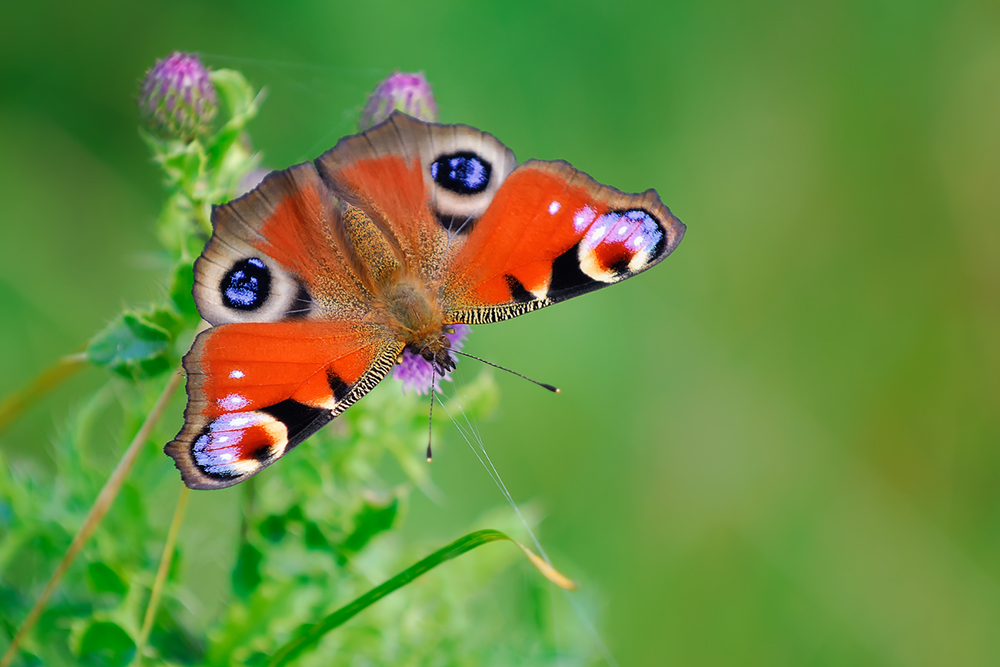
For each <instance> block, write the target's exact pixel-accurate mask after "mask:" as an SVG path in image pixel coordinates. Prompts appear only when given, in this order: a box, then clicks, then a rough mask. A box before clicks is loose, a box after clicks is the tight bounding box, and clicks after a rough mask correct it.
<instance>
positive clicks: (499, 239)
mask: <svg viewBox="0 0 1000 667" xmlns="http://www.w3.org/2000/svg"><path fill="white" fill-rule="evenodd" d="M684 230H685V227H684V225H683V223H681V222H680V220H678V219H677V218H676V217H674V215H673V214H672V213H671V212H670V210H669V209H668V208H667V207H666V206H664V205H663V202H661V201H660V198H659V197H658V196H657V194H656V192H655V191H653V190H648V191H646V192H644V193H641V194H627V193H624V192H621V191H619V190H616V189H614V188H611V187H608V186H605V185H601V184H599V183H597V182H596V181H594V180H593V179H592V178H590V176H588V175H587V174H585V173H583V172H581V171H578V170H576V169H574V168H573V167H571V166H570V165H569V164H567V163H565V162H543V161H539V160H532V161H529V162H526V163H525V164H523V165H521V166H520V167H518V168H517V169H516V170H515V171H514V172H513V173H512V174H511V175H510V176H509V177H508V178H507V179H506V180H505V181H504V182H503V184H502V185H501V187H500V188H499V190H498V192H497V194H496V196H495V197H494V199H493V202H492V204H491V205H490V208H489V210H488V211H487V212H486V214H485V215H484V216H483V217H482V219H481V220H480V221H479V223H478V224H477V226H476V228H475V230H473V231H472V232H471V233H470V234H469V237H468V239H467V240H466V242H465V244H464V245H463V246H462V248H461V250H460V251H459V252H458V254H457V255H456V256H455V257H454V258H452V259H451V261H450V263H449V265H448V267H447V268H446V270H445V275H446V284H445V294H444V300H445V305H446V307H447V309H448V314H449V319H453V320H455V321H458V322H465V323H468V324H479V323H484V322H492V321H497V320H502V319H507V318H510V317H514V316H516V315H519V314H521V313H524V312H527V311H529V310H535V309H537V308H541V307H543V306H547V305H550V304H553V303H557V302H559V301H565V300H566V299H569V298H572V297H574V296H578V295H580V294H585V293H587V292H591V291H593V290H596V289H600V288H601V287H606V286H607V285H611V284H613V283H616V282H620V281H622V280H625V279H626V278H629V277H631V276H634V275H636V274H638V273H641V272H642V271H645V270H646V269H648V268H650V267H652V266H654V265H655V264H657V263H658V262H660V261H661V260H663V259H664V258H665V257H666V256H667V255H669V254H670V253H671V252H672V251H673V249H674V248H676V247H677V244H678V243H680V241H681V238H683V236H684Z"/></svg>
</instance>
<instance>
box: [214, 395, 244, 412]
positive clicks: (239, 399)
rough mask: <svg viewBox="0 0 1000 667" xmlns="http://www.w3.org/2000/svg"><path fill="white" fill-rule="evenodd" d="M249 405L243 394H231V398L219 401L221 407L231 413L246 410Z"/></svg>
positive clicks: (227, 397)
mask: <svg viewBox="0 0 1000 667" xmlns="http://www.w3.org/2000/svg"><path fill="white" fill-rule="evenodd" d="M248 403H250V401H248V400H247V399H246V397H245V396H243V395H242V394H229V396H226V397H225V398H220V399H219V406H220V407H221V408H222V409H223V410H229V411H230V412H233V411H235V410H240V409H242V408H245V407H246V406H247V404H248Z"/></svg>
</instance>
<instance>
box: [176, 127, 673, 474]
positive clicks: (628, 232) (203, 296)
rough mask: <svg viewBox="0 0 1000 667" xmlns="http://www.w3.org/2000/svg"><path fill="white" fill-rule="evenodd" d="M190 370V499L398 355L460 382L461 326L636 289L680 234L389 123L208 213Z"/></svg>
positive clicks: (495, 150) (581, 188)
mask: <svg viewBox="0 0 1000 667" xmlns="http://www.w3.org/2000/svg"><path fill="white" fill-rule="evenodd" d="M212 225H213V228H214V232H213V234H212V238H211V239H210V240H209V241H208V244H207V245H206V246H205V250H204V252H203V253H202V255H201V257H199V258H198V260H197V261H196V262H195V265H194V272H195V285H194V298H195V302H196V303H197V305H198V310H199V311H200V313H201V315H202V317H203V318H204V319H205V320H207V321H208V322H209V323H210V324H212V325H213V326H212V328H210V329H208V330H206V331H204V332H202V333H201V334H200V335H199V336H198V337H197V339H196V340H195V342H194V345H193V346H192V348H191V351H190V352H189V353H188V354H187V355H186V356H185V357H184V369H185V370H186V371H187V390H188V405H187V410H186V411H185V424H184V427H183V428H182V429H181V431H180V433H179V434H178V435H177V437H176V438H175V439H174V440H173V441H171V442H170V443H169V444H168V445H167V446H166V448H165V451H166V453H167V454H169V455H170V456H172V457H173V458H174V461H175V462H176V465H177V468H178V469H179V470H180V471H181V477H182V478H183V479H184V483H185V484H187V485H188V486H189V487H191V488H195V489H219V488H223V487H227V486H232V485H233V484H237V483H239V482H241V481H243V480H245V479H247V478H249V477H251V476H252V475H255V474H256V473H258V472H260V471H261V470H262V469H264V468H265V467H267V466H268V465H270V464H272V463H274V462H275V461H277V460H278V459H279V458H281V457H282V456H284V455H285V454H287V453H288V451H289V450H291V449H292V448H293V447H295V446H296V445H298V444H299V443H301V442H302V441H303V440H305V439H306V438H308V437H309V436H310V435H311V434H313V433H315V432H316V431H317V430H319V429H320V428H321V427H322V426H323V425H325V424H327V423H328V422H329V421H331V420H332V419H333V418H334V417H336V416H337V415H339V414H340V413H341V412H343V411H344V410H346V409H347V408H348V407H349V406H350V405H352V404H353V403H354V402H355V401H357V400H358V399H360V398H361V397H362V396H364V395H365V394H366V393H368V392H369V391H371V390H372V388H373V387H374V386H375V385H376V384H378V383H379V381H380V380H382V378H384V377H385V376H386V374H387V373H388V372H389V370H390V369H391V368H392V367H393V364H394V363H395V362H396V360H397V358H399V357H400V355H401V353H402V352H403V350H404V349H409V350H410V351H411V352H412V353H414V354H419V355H421V356H422V357H423V358H424V359H426V360H427V361H428V362H430V363H431V364H432V365H433V366H434V367H435V368H436V369H438V370H439V371H440V372H446V371H448V370H451V369H452V368H454V366H455V361H454V357H453V356H452V352H451V351H450V349H449V348H450V342H449V339H448V337H447V335H446V334H447V333H450V332H451V331H452V329H451V327H452V326H453V325H456V324H486V323H489V322H498V321H500V320H506V319H508V318H511V317H515V316H517V315H521V314H523V313H527V312H530V311H532V310H537V309H538V308H543V307H545V306H548V305H550V304H553V303H558V302H559V301H565V300H566V299H569V298H572V297H574V296H578V295H580V294H585V293H586V292H590V291H592V290H596V289H600V288H601V287H605V286H607V285H610V284H612V283H616V282H619V281H621V280H624V279H626V278H629V277H631V276H634V275H636V274H637V273H641V272H642V271H645V270H646V269H648V268H650V267H651V266H653V265H654V264H657V263H658V262H660V260H662V259H663V258H664V257H666V256H667V255H669V254H670V253H671V252H672V251H673V250H674V248H676V247H677V244H678V243H680V241H681V238H682V237H683V236H684V229H685V227H684V224H683V223H681V221H680V220H678V219H677V218H675V217H674V216H673V215H672V214H671V213H670V210H669V209H667V207H666V206H664V205H663V203H662V202H661V201H660V198H659V197H658V196H657V194H656V192H655V191H654V190H647V191H646V192H644V193H642V194H626V193H623V192H620V191H618V190H615V189H614V188H611V187H608V186H605V185H601V184H599V183H597V182H596V181H594V180H593V179H592V178H590V177H589V176H587V175H586V174H584V173H583V172H580V171H577V170H576V169H574V168H573V167H571V166H570V165H569V164H567V163H566V162H543V161H540V160H530V161H528V162H525V163H524V164H520V165H519V164H517V162H516V161H515V159H514V154H513V152H511V150H510V149H509V148H507V147H506V146H504V145H503V144H501V143H500V142H499V141H498V140H497V139H496V138H495V137H493V136H492V135H490V134H487V133H485V132H481V131H479V130H477V129H474V128H472V127H468V126H466V125H438V124H434V123H425V122H421V121H418V120H415V119H413V118H411V117H409V116H406V115H404V114H401V113H398V112H397V113H394V114H393V115H392V116H390V117H389V118H388V119H387V120H386V121H385V122H383V123H381V124H379V125H377V126H375V127H373V128H372V129H370V130H368V131H367V132H363V133H361V134H357V135H354V136H351V137H346V138H344V139H341V140H340V142H339V143H338V144H337V145H336V146H335V147H334V148H333V149H331V150H329V151H327V152H326V153H324V154H323V155H321V156H320V157H319V158H318V159H317V160H315V161H314V162H307V163H304V164H299V165H295V166H293V167H289V168H288V169H285V170H283V171H276V172H273V173H271V174H269V175H268V176H267V177H265V179H264V180H263V182H261V183H260V185H258V186H257V187H256V188H255V189H253V190H251V191H250V192H248V193H247V194H245V195H243V196H242V197H240V198H238V199H236V200H234V201H231V202H229V203H227V204H223V205H220V206H216V207H215V208H214V209H213V211H212Z"/></svg>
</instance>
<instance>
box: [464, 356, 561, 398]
mask: <svg viewBox="0 0 1000 667" xmlns="http://www.w3.org/2000/svg"><path fill="white" fill-rule="evenodd" d="M452 352H454V353H455V354H460V355H462V356H463V357H469V358H470V359H475V360H476V361H481V362H483V363H484V364H486V365H487V366H492V367H493V368H499V369H500V370H502V371H507V372H508V373H510V374H511V375H516V376H517V377H519V378H524V379H525V380H527V381H528V382H533V383H535V384H537V385H538V386H539V387H544V388H545V389H548V390H549V391H551V392H552V393H553V394H561V393H562V389H560V388H559V387H556V386H554V385H551V384H546V383H544V382H539V381H538V380H532V379H531V378H530V377H528V376H527V375H521V374H520V373H518V372H517V371H512V370H510V369H509V368H504V367H503V366H501V365H499V364H494V363H493V362H492V361H486V360H485V359H480V358H479V357H477V356H476V355H474V354H469V353H468V352H460V351H458V350H455V349H452Z"/></svg>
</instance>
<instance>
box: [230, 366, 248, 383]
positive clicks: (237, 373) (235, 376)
mask: <svg viewBox="0 0 1000 667" xmlns="http://www.w3.org/2000/svg"><path fill="white" fill-rule="evenodd" d="M229 377H231V378H233V379H234V380H239V379H240V378H241V377H246V373H244V372H243V371H241V370H240V369H238V368H237V369H236V370H234V371H231V372H230V373H229Z"/></svg>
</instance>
